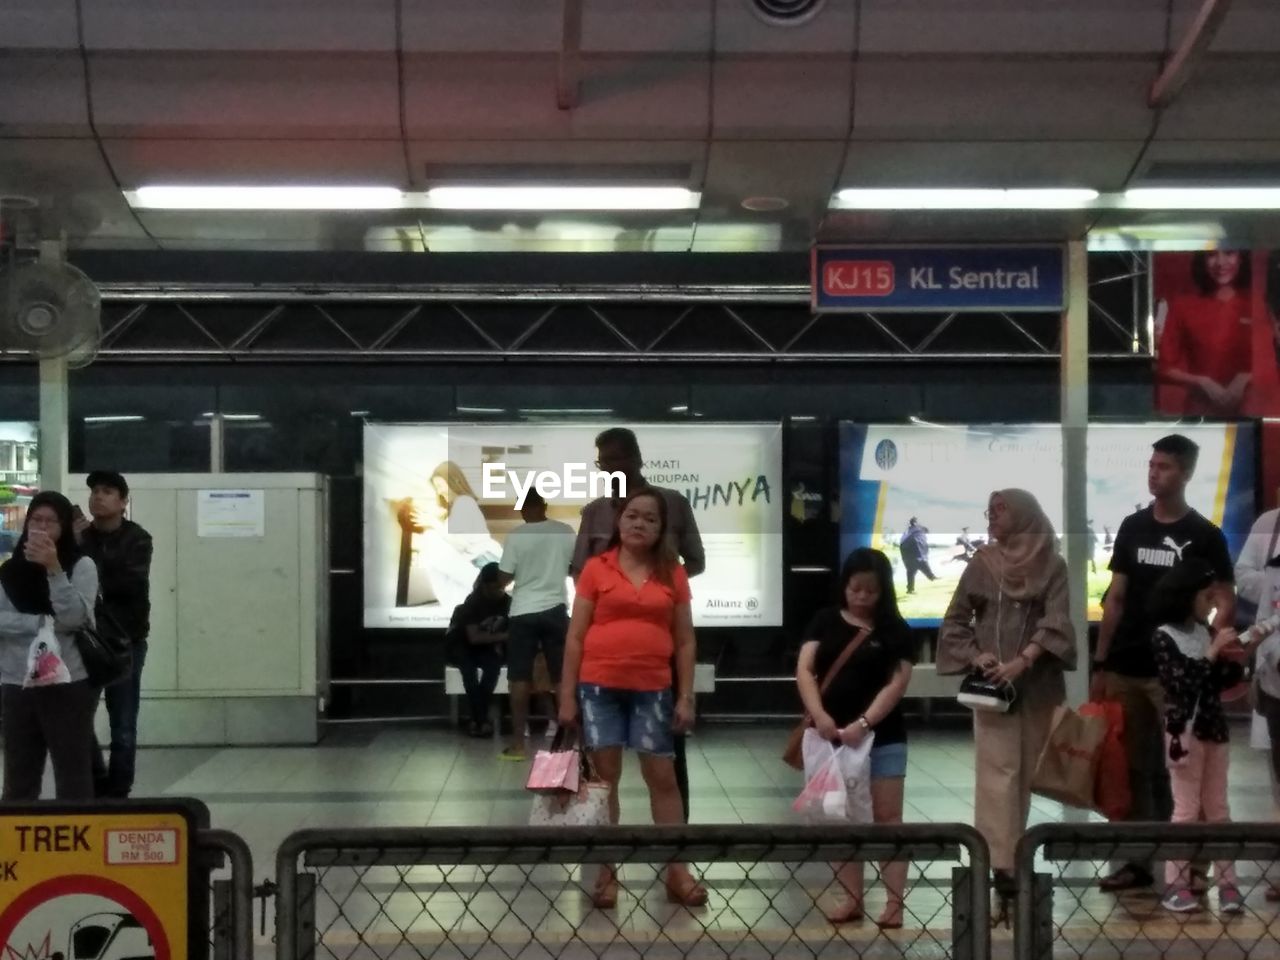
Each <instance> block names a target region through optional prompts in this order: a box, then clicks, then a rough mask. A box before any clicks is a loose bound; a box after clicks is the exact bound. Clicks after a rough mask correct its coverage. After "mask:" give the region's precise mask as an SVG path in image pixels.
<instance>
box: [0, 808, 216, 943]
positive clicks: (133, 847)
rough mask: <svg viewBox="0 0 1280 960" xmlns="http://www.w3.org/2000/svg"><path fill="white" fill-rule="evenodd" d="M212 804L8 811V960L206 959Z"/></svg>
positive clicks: (3, 900) (4, 868)
mask: <svg viewBox="0 0 1280 960" xmlns="http://www.w3.org/2000/svg"><path fill="white" fill-rule="evenodd" d="M207 824H208V813H207V811H206V810H205V809H204V808H203V806H202V805H199V804H195V803H188V802H185V801H182V802H177V803H166V804H119V805H113V806H112V807H105V806H104V807H91V806H85V807H82V808H79V809H77V808H75V807H70V806H62V805H58V806H53V805H51V806H49V807H33V806H32V807H13V806H8V805H6V806H5V807H3V808H0V951H3V957H4V960H201V958H202V957H204V956H205V954H206V953H207V951H206V950H205V949H204V946H203V944H204V943H205V942H207V940H206V935H207V932H208V931H207V927H208V918H207V916H206V914H207V911H208V908H207V902H208V901H207V896H206V895H205V891H204V886H203V885H202V884H201V883H200V881H199V879H198V878H199V876H200V874H199V873H198V872H197V867H198V865H197V864H195V863H194V862H193V860H194V859H195V858H194V853H195V851H194V838H195V836H196V831H197V830H198V829H199V828H200V827H201V826H205V825H207Z"/></svg>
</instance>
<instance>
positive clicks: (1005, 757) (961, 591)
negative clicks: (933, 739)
mask: <svg viewBox="0 0 1280 960" xmlns="http://www.w3.org/2000/svg"><path fill="white" fill-rule="evenodd" d="M987 524H988V525H987V532H988V533H989V534H990V538H991V542H990V543H988V544H987V545H986V546H984V547H982V548H981V549H979V550H978V552H977V553H976V554H974V558H973V560H972V562H970V564H969V565H968V566H967V567H966V568H965V571H964V573H963V574H962V575H961V577H960V583H959V584H958V585H957V586H956V592H955V595H954V596H953V597H952V598H951V605H950V607H948V608H947V613H946V616H945V617H944V619H943V621H942V629H941V630H940V631H939V633H938V663H937V668H938V673H940V674H957V673H970V672H974V671H981V672H982V673H983V674H984V675H985V676H986V677H987V678H988V679H991V680H996V681H1001V682H1006V683H1011V684H1013V685H1014V688H1015V689H1016V691H1017V696H1016V699H1015V700H1014V704H1013V706H1012V708H1011V709H1010V710H1009V712H1008V713H997V712H988V711H982V710H975V711H974V714H973V734H974V741H975V760H976V763H977V789H976V792H975V797H974V808H975V811H976V812H975V816H974V826H976V827H977V828H978V832H979V833H981V834H982V836H983V837H984V838H985V839H986V841H987V844H988V846H989V847H990V848H991V865H992V869H993V870H994V872H995V884H996V890H997V892H998V893H999V894H1000V895H1001V898H1002V900H1003V901H1004V902H1005V903H1006V904H1007V902H1008V899H1009V898H1010V896H1011V895H1012V893H1013V892H1014V889H1015V884H1014V879H1013V866H1014V853H1015V850H1016V848H1017V843H1018V838H1019V837H1020V836H1022V833H1023V831H1024V829H1025V828H1026V823H1027V814H1028V813H1029V812H1030V808H1031V775H1032V774H1033V773H1034V772H1035V765H1036V761H1037V760H1038V759H1039V757H1040V751H1041V750H1042V749H1043V748H1044V744H1045V741H1046V740H1047V738H1048V736H1049V724H1050V721H1051V720H1052V719H1053V711H1054V708H1055V707H1057V706H1058V705H1059V704H1060V703H1062V702H1063V701H1064V700H1065V699H1066V695H1067V691H1066V682H1065V681H1064V679H1063V676H1062V674H1063V671H1064V670H1074V669H1075V666H1076V639H1075V633H1074V631H1073V629H1072V627H1071V619H1070V612H1069V609H1068V604H1067V566H1066V564H1065V563H1064V562H1063V560H1062V557H1061V556H1059V555H1058V540H1057V537H1056V535H1055V534H1054V529H1053V525H1052V524H1051V523H1050V522H1049V518H1048V517H1046V516H1045V514H1044V511H1043V510H1042V509H1041V508H1040V504H1039V503H1038V502H1037V501H1036V498H1035V497H1033V496H1032V495H1031V494H1030V493H1028V492H1027V491H1025V490H998V491H996V492H995V493H993V494H991V498H990V500H989V502H988V505H987Z"/></svg>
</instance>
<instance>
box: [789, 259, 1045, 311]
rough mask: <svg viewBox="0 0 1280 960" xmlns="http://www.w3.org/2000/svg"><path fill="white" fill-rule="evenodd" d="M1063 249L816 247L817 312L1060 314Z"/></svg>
mask: <svg viewBox="0 0 1280 960" xmlns="http://www.w3.org/2000/svg"><path fill="white" fill-rule="evenodd" d="M1065 263H1066V261H1065V252H1064V248H1063V247H1061V246H1010V247H987V246H964V247H815V248H814V250H813V260H812V276H811V281H812V286H813V296H812V298H813V309H814V310H822V311H826V312H831V311H839V310H849V311H854V312H861V311H869V310H873V311H876V312H887V311H892V310H946V311H956V312H963V311H966V310H976V311H990V310H1018V311H1041V310H1048V311H1058V310H1062V309H1063V308H1064V307H1065V306H1066V267H1065Z"/></svg>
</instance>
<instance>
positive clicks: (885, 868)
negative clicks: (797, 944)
mask: <svg viewBox="0 0 1280 960" xmlns="http://www.w3.org/2000/svg"><path fill="white" fill-rule="evenodd" d="M859 636H862V639H861V640H860V641H859V643H858V646H857V647H856V649H855V650H854V652H853V654H852V655H851V656H850V657H849V658H848V660H847V662H846V663H844V665H842V666H841V668H840V672H839V673H838V674H837V675H836V676H835V677H833V678H832V680H831V683H830V684H829V685H828V686H827V689H826V691H825V692H820V689H819V688H820V685H821V683H822V680H823V678H824V677H825V676H826V674H827V671H828V670H829V669H830V668H831V666H832V665H833V664H834V663H835V662H836V660H837V659H839V657H840V655H841V653H842V652H843V651H844V650H845V649H846V648H847V647H848V646H849V644H850V643H851V642H853V641H854V640H855V638H857V637H859ZM915 661H916V654H915V644H914V642H913V640H912V637H911V630H910V628H908V627H907V624H906V622H905V621H904V620H903V619H902V615H901V614H900V613H898V601H897V598H896V596H895V594H894V589H893V567H892V566H890V564H889V559H888V558H887V557H886V556H885V555H884V554H883V553H881V552H880V551H878V550H869V549H866V548H862V549H858V550H855V551H853V553H851V554H849V557H848V559H846V560H845V562H844V567H843V568H842V569H841V571H840V605H839V606H835V607H830V608H828V609H826V610H822V611H821V612H819V613H818V615H817V616H815V617H814V618H813V621H812V622H811V623H810V624H809V626H808V628H807V629H806V630H805V634H804V644H803V646H801V648H800V662H799V665H798V667H797V670H796V685H797V686H798V687H799V689H800V697H801V699H802V700H803V701H804V705H805V709H806V710H807V711H808V712H809V716H810V717H812V718H813V724H814V727H815V728H816V729H817V731H818V732H819V733H820V734H822V735H823V736H824V737H826V738H827V739H829V740H831V741H833V742H840V743H844V744H847V745H849V746H851V747H853V746H857V745H858V744H859V743H861V742H862V740H863V738H865V737H866V736H867V734H868V733H871V732H872V731H874V732H875V741H874V746H873V747H872V749H871V805H872V812H873V815H874V817H875V822H876V823H901V822H902V795H903V786H904V780H905V778H906V774H907V732H906V726H905V724H904V723H903V719H902V707H901V704H902V696H903V694H904V693H906V691H907V684H908V683H910V682H911V667H912V665H913V664H914V663H915ZM906 874H907V865H906V863H901V862H894V863H887V864H882V865H881V875H882V876H883V877H884V881H885V887H886V889H887V891H888V899H887V902H886V903H885V908H884V912H883V913H881V915H880V919H879V920H877V921H876V923H877V925H878V926H880V927H881V929H897V928H899V927H901V926H902V897H903V888H904V886H905V883H906ZM839 878H840V884H841V886H843V887H844V889H845V891H846V893H847V894H848V900H847V901H846V902H845V903H844V904H843V905H842V906H840V907H837V908H836V909H834V910H831V911H829V912H828V913H827V919H828V920H830V921H831V922H832V923H847V922H849V921H852V920H860V919H862V915H863V913H862V900H863V878H862V864H861V863H847V864H844V865H843V866H841V867H840V868H839Z"/></svg>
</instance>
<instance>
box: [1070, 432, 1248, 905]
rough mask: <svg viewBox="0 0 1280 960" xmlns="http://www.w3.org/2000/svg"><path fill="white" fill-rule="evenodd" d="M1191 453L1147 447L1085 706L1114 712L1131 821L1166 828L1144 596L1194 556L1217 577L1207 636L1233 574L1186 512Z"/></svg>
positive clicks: (1207, 529) (1136, 882)
mask: <svg viewBox="0 0 1280 960" xmlns="http://www.w3.org/2000/svg"><path fill="white" fill-rule="evenodd" d="M1199 453H1200V449H1199V447H1197V446H1196V445H1195V443H1193V442H1192V441H1191V440H1188V439H1187V438H1186V437H1184V436H1182V435H1180V434H1176V433H1175V434H1171V435H1169V436H1167V437H1163V438H1161V439H1160V440H1157V441H1156V442H1155V443H1154V444H1153V445H1152V453H1151V460H1150V462H1149V463H1148V465H1147V489H1148V490H1149V491H1150V493H1151V495H1152V497H1153V498H1154V499H1153V500H1152V502H1151V504H1150V505H1149V506H1147V507H1145V508H1141V509H1139V510H1138V511H1137V512H1136V513H1133V514H1130V515H1129V516H1128V517H1125V519H1124V522H1123V523H1121V524H1120V529H1119V530H1118V531H1117V532H1116V539H1115V545H1114V547H1113V550H1112V554H1111V586H1110V587H1109V588H1108V591H1107V594H1106V599H1105V600H1104V601H1103V605H1102V627H1101V629H1100V630H1099V631H1098V649H1097V651H1096V652H1095V654H1094V658H1093V666H1094V675H1093V678H1092V680H1091V681H1090V691H1089V692H1090V699H1091V700H1114V701H1116V702H1118V703H1119V704H1120V705H1121V707H1122V708H1123V710H1124V739H1125V748H1126V750H1127V752H1128V754H1129V784H1130V787H1131V789H1132V791H1133V807H1132V809H1131V810H1130V813H1129V818H1128V819H1129V820H1131V821H1141V820H1159V821H1167V820H1168V819H1169V818H1170V817H1171V816H1172V814H1173V795H1172V793H1171V791H1170V787H1169V771H1168V769H1167V768H1166V766H1165V762H1164V722H1163V717H1164V694H1163V690H1162V689H1161V686H1160V680H1159V678H1158V677H1157V675H1156V662H1155V648H1154V645H1153V642H1152V641H1153V638H1154V634H1155V629H1156V627H1157V626H1159V624H1157V623H1153V622H1152V621H1151V617H1150V615H1149V614H1148V612H1147V599H1148V597H1149V596H1150V595H1151V590H1152V588H1153V587H1154V586H1155V584H1156V582H1157V581H1158V580H1160V578H1161V577H1163V576H1164V575H1165V574H1166V573H1168V572H1169V569H1170V568H1171V567H1173V566H1174V564H1176V563H1178V562H1179V561H1182V560H1187V559H1190V558H1192V557H1198V558H1200V559H1202V560H1205V561H1207V562H1208V563H1209V564H1210V566H1212V567H1213V570H1214V572H1215V574H1216V576H1217V580H1216V583H1215V586H1216V594H1217V596H1216V603H1215V606H1216V607H1217V614H1216V616H1215V621H1214V630H1215V632H1216V631H1217V630H1221V629H1224V628H1226V627H1230V626H1231V625H1232V624H1233V622H1234V620H1235V590H1234V587H1233V583H1234V580H1235V573H1234V570H1233V568H1232V565H1231V555H1230V552H1229V551H1228V550H1227V541H1226V538H1225V537H1224V536H1223V535H1222V531H1221V530H1219V529H1218V528H1217V527H1216V526H1214V525H1213V523H1212V522H1210V521H1209V520H1207V519H1206V518H1205V517H1203V516H1201V515H1200V514H1199V513H1197V512H1196V511H1195V510H1193V509H1191V507H1189V506H1188V505H1187V499H1186V491H1187V483H1188V481H1190V479H1191V475H1192V474H1193V473H1194V472H1195V468H1196V458H1197V456H1198V455H1199ZM1152 882H1153V878H1152V873H1151V864H1150V863H1146V864H1140V863H1128V864H1125V865H1123V866H1122V867H1120V869H1118V870H1117V871H1115V872H1114V873H1113V874H1111V875H1110V876H1108V877H1105V878H1104V879H1103V880H1102V882H1101V884H1100V886H1101V887H1102V889H1103V890H1110V891H1113V892H1114V891H1120V890H1129V889H1133V888H1136V887H1146V886H1150V885H1151V883H1152Z"/></svg>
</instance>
